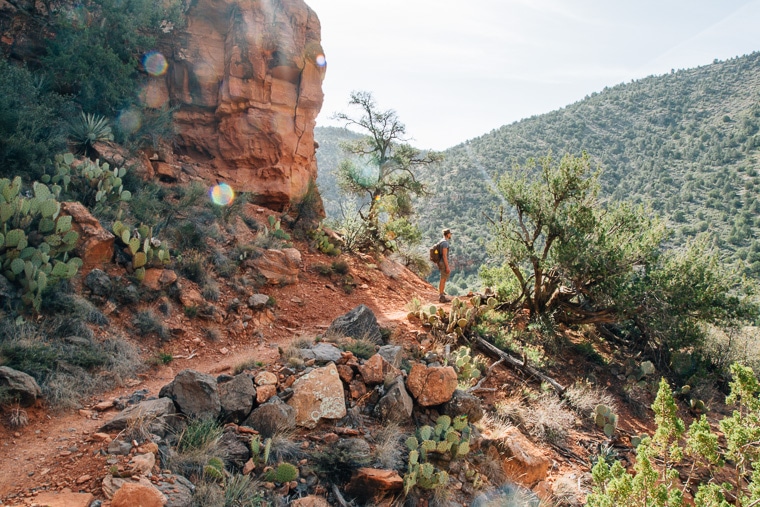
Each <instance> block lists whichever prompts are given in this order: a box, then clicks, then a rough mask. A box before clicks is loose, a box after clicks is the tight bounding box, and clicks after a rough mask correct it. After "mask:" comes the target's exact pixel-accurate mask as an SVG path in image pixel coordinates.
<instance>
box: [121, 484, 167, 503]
mask: <svg viewBox="0 0 760 507" xmlns="http://www.w3.org/2000/svg"><path fill="white" fill-rule="evenodd" d="M166 502H167V499H166V497H165V496H164V495H163V494H162V493H161V492H160V491H159V490H158V489H156V488H155V487H153V486H147V485H145V484H141V483H126V484H124V485H123V486H122V487H120V488H119V489H118V490H117V491H116V493H114V495H113V499H112V500H111V507H163V506H164V505H166Z"/></svg>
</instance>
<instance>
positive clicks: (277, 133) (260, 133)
mask: <svg viewBox="0 0 760 507" xmlns="http://www.w3.org/2000/svg"><path fill="white" fill-rule="evenodd" d="M230 12H235V13H236V16H234V17H233V18H231V17H230V15H229V13H230ZM185 16H186V19H187V23H186V26H185V27H183V28H182V29H180V30H177V31H176V33H174V34H172V37H176V38H177V40H180V41H182V50H181V51H180V52H173V53H171V54H169V53H165V55H164V56H166V57H167V59H168V64H169V70H168V72H166V74H164V75H163V76H161V77H155V78H152V79H150V83H148V85H146V89H145V90H144V91H143V94H144V95H145V96H146V98H150V101H149V104H151V107H157V108H160V107H161V106H162V105H163V104H168V103H169V102H171V104H172V105H175V104H176V106H177V107H178V110H177V111H176V112H175V114H174V124H175V129H176V132H177V136H176V139H175V142H176V143H177V144H178V145H179V147H180V148H181V149H182V150H189V151H193V152H196V153H202V154H204V155H206V156H208V159H209V160H211V161H213V165H212V168H211V169H209V170H208V174H200V176H201V177H202V178H204V179H206V180H207V181H225V182H227V183H229V184H230V186H232V188H234V189H235V191H236V192H238V193H239V192H251V193H252V194H254V195H255V199H256V202H257V204H261V205H264V206H267V207H269V208H271V209H273V210H277V211H281V210H284V209H286V208H288V207H289V206H290V205H291V203H292V202H293V201H298V200H299V199H300V198H301V197H303V196H304V195H305V194H306V192H307V191H308V189H309V183H310V182H313V181H315V180H316V176H317V165H316V157H315V142H314V126H315V124H316V117H317V115H318V114H319V111H320V109H321V107H322V100H323V93H322V80H323V79H324V75H325V66H324V64H320V62H322V60H321V59H318V56H320V55H323V50H322V46H321V43H320V39H321V26H320V23H319V18H318V17H317V15H316V14H315V13H314V11H312V10H311V9H310V8H309V7H308V5H306V3H305V2H304V1H303V0H282V1H278V2H276V3H275V4H274V7H273V6H272V5H270V4H269V3H267V2H243V1H240V0H218V1H217V0H198V1H194V2H190V3H189V4H188V8H187V11H186V13H185ZM231 19H233V20H234V21H231ZM172 55H176V56H172ZM319 204H320V209H321V200H320V201H319Z"/></svg>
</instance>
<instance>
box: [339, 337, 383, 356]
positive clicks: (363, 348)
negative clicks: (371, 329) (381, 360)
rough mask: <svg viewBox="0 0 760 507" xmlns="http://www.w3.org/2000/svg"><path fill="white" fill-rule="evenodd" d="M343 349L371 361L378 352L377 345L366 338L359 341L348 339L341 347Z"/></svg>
mask: <svg viewBox="0 0 760 507" xmlns="http://www.w3.org/2000/svg"><path fill="white" fill-rule="evenodd" d="M341 348H342V349H343V350H345V351H346V352H351V353H353V354H354V355H355V356H356V357H360V358H362V359H369V358H370V357H372V356H374V355H375V352H377V346H376V345H375V343H374V342H372V341H370V340H367V339H364V338H360V339H358V340H353V339H348V340H346V341H345V343H343V344H342V345H341Z"/></svg>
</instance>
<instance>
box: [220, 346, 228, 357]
mask: <svg viewBox="0 0 760 507" xmlns="http://www.w3.org/2000/svg"><path fill="white" fill-rule="evenodd" d="M219 353H220V354H221V355H223V356H226V355H227V354H229V353H230V349H228V348H227V347H222V348H221V349H220V350H219Z"/></svg>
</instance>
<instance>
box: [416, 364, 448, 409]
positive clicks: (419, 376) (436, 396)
mask: <svg viewBox="0 0 760 507" xmlns="http://www.w3.org/2000/svg"><path fill="white" fill-rule="evenodd" d="M406 387H407V389H409V392H410V393H411V394H412V396H413V397H414V399H415V400H417V403H418V404H419V405H421V406H423V407H432V406H434V405H440V404H442V403H446V402H447V401H449V400H450V399H451V397H452V396H453V395H454V391H455V390H456V388H457V373H456V371H454V368H452V367H451V366H425V365H424V364H422V363H415V364H414V365H413V366H412V370H411V371H410V372H409V376H408V377H407V379H406Z"/></svg>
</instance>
